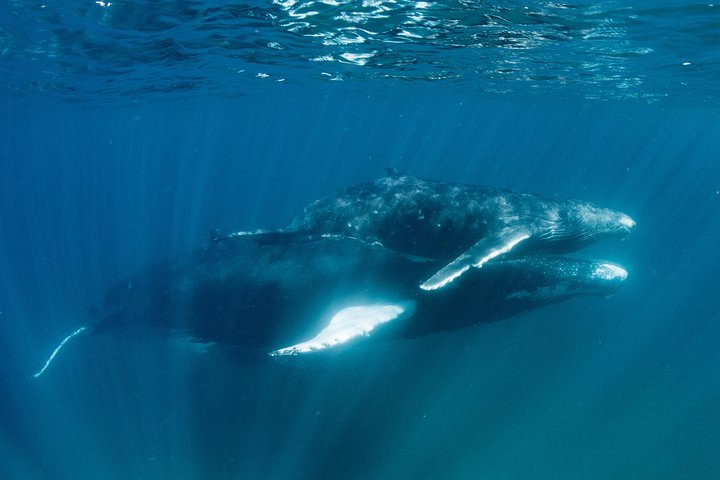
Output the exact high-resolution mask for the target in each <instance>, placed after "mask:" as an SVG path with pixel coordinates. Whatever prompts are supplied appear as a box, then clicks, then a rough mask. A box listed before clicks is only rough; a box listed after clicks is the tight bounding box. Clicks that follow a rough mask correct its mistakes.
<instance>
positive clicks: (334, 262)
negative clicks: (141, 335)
mask: <svg viewBox="0 0 720 480" xmlns="http://www.w3.org/2000/svg"><path fill="white" fill-rule="evenodd" d="M436 268H437V264H436V263H434V262H420V261H417V260H416V259H413V258H411V257H408V256H406V255H402V254H399V253H397V252H395V251H392V250H389V249H387V248H385V247H383V246H381V245H379V244H369V243H367V242H362V241H359V240H356V239H351V238H348V237H344V236H332V237H319V238H312V237H308V238H305V239H302V240H300V239H297V238H296V239H294V240H293V241H285V239H283V238H282V237H280V238H278V239H273V240H272V241H268V240H267V238H265V239H264V240H263V241H259V239H258V237H256V236H246V237H239V238H234V239H230V240H227V241H224V242H218V243H213V244H210V245H209V246H208V247H206V248H202V249H198V250H196V251H194V252H191V253H189V254H187V255H184V256H182V257H180V258H177V259H175V260H173V261H168V262H164V263H160V264H157V265H154V266H152V267H149V268H147V269H145V270H144V271H141V272H139V273H138V274H137V275H133V276H132V277H131V278H129V279H125V280H123V281H121V282H119V283H118V284H117V285H115V287H114V288H112V289H111V290H110V292H109V293H108V295H107V296H106V298H105V300H104V302H103V304H102V305H101V306H100V307H98V308H96V309H94V314H93V316H94V318H93V320H92V321H91V322H90V323H89V324H88V325H86V326H84V327H82V328H81V329H78V330H77V331H76V332H74V333H73V334H71V335H70V336H68V337H67V338H66V339H65V340H63V342H62V343H61V346H62V345H64V344H65V342H66V341H67V340H68V339H70V338H71V337H73V336H75V335H77V334H79V333H100V332H103V331H108V330H114V329H126V330H130V331H131V330H132V328H133V326H143V327H145V326H152V327H154V328H157V329H159V330H161V331H164V332H175V333H176V334H181V335H183V336H188V337H192V338H194V339H196V340H198V341H201V342H214V343H219V344H226V345H238V346H244V347H251V348H258V349H261V350H262V351H264V352H268V351H269V350H273V354H275V355H293V354H299V353H306V352H310V351H313V350H322V349H325V348H327V347H330V346H334V345H336V344H337V345H339V344H343V343H347V342H349V341H350V340H353V339H355V338H359V337H361V336H364V335H368V334H369V336H370V337H377V338H381V339H388V338H409V337H415V336H420V335H426V334H430V333H433V332H437V331H442V330H454V329H459V328H464V327H469V326H474V325H477V324H480V323H484V322H491V321H496V320H501V319H503V318H508V317H511V316H514V315H518V314H521V313H525V312H528V311H530V310H533V309H535V308H539V307H542V306H545V305H549V304H552V303H557V302H560V301H563V300H566V299H568V298H572V297H575V296H578V295H597V296H606V295H609V294H610V293H612V292H614V291H615V290H616V289H617V288H618V287H619V286H620V285H621V284H622V282H623V281H624V280H625V277H626V275H627V274H626V272H625V271H624V270H623V269H622V268H620V267H618V266H615V265H612V264H609V263H606V262H599V261H595V260H588V259H578V258H569V257H565V256H558V255H544V256H541V255H532V256H524V257H521V258H518V259H508V260H504V261H496V262H492V263H490V264H488V266H487V268H483V269H482V270H474V271H473V272H470V273H469V274H468V275H467V278H466V279H464V281H463V282H459V283H458V284H456V285H452V286H451V287H449V288H446V289H442V290H438V291H432V292H426V291H423V290H421V289H418V288H417V281H418V280H417V279H418V278H422V277H424V276H426V275H428V274H429V273H430V272H432V271H434V270H435V269H436ZM388 306H389V307H392V308H398V309H399V310H401V312H400V313H398V314H397V315H395V316H393V315H391V317H392V318H390V319H389V321H387V322H386V323H382V324H377V325H373V328H374V327H377V328H374V329H371V330H372V331H363V332H358V331H350V332H349V333H348V332H347V331H343V332H341V333H342V335H345V334H346V333H347V335H345V336H347V338H345V337H342V338H340V340H337V341H336V339H335V338H334V337H333V338H332V339H331V340H332V341H331V342H330V343H326V342H327V334H325V336H323V335H319V334H318V332H320V333H322V332H324V331H325V330H324V329H326V327H328V326H329V325H330V324H332V322H333V321H334V320H335V319H337V318H341V317H343V315H345V317H347V316H348V315H347V312H350V311H353V309H356V310H357V309H359V310H360V311H361V312H363V313H362V315H365V317H362V318H361V320H368V321H375V320H377V316H378V314H384V313H383V312H385V310H386V309H387V308H388ZM343 312H345V313H343ZM368 312H369V313H368ZM351 317H352V316H351ZM341 319H342V318H341ZM352 319H353V322H354V321H356V319H354V317H352ZM351 327H352V328H356V326H355V325H352V326H351ZM352 328H351V329H352ZM316 334H318V335H317V336H316V337H315V338H316V339H317V340H314V341H313V339H312V338H311V337H313V335H316ZM342 335H341V336H342ZM308 339H311V341H308ZM288 346H289V347H288ZM59 348H60V347H58V349H56V351H55V352H53V355H52V356H51V358H50V360H49V361H48V362H47V363H46V365H45V367H43V369H42V370H40V371H39V372H38V373H37V374H36V376H39V375H40V374H42V372H43V371H44V370H45V368H47V366H48V365H49V363H50V361H51V360H52V358H53V357H54V356H55V354H56V353H57V351H58V350H59Z"/></svg>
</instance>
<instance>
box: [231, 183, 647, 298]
mask: <svg viewBox="0 0 720 480" xmlns="http://www.w3.org/2000/svg"><path fill="white" fill-rule="evenodd" d="M389 173H390V174H389V175H388V176H386V177H384V178H381V179H379V180H376V181H374V182H369V183H362V184H359V185H355V186H352V187H349V188H347V189H346V190H344V191H342V192H339V193H335V194H331V195H328V196H326V197H323V198H321V199H319V200H317V201H315V202H313V203H312V204H310V205H309V206H307V207H306V208H305V209H304V211H303V213H302V214H301V215H299V216H298V217H296V218H295V219H294V220H292V222H291V223H290V225H289V226H288V228H286V229H282V230H280V231H277V232H265V231H257V232H237V233H235V234H231V235H230V236H239V235H247V234H258V233H259V234H264V235H273V234H276V235H279V234H283V233H284V234H293V233H295V234H303V235H304V234H316V235H317V234H339V235H346V236H349V237H354V238H359V239H361V240H365V241H368V242H380V243H382V244H383V245H384V246H386V247H387V248H390V249H393V250H397V251H398V252H401V253H405V254H408V255H417V256H421V257H428V258H432V259H435V260H440V261H441V263H442V265H440V267H439V268H438V270H437V271H435V272H431V273H430V274H429V275H428V277H425V278H426V280H425V281H424V282H422V283H421V284H420V287H421V288H422V289H424V290H435V289H439V288H442V287H444V286H446V285H447V284H449V283H450V282H452V281H453V280H455V279H456V278H458V277H459V276H460V275H462V274H464V273H465V272H467V271H468V270H469V269H470V268H471V267H477V268H479V267H482V266H483V265H485V264H486V263H487V262H488V261H490V260H491V259H493V258H496V257H501V256H505V257H507V256H508V255H507V254H508V252H512V253H513V256H517V255H522V254H525V253H528V252H552V253H564V252H571V251H574V250H577V249H580V248H582V247H585V246H587V245H589V244H591V243H593V242H596V241H598V240H602V239H606V238H623V237H625V236H626V235H628V233H630V231H631V230H632V229H633V228H634V226H635V221H633V220H632V219H631V218H630V217H629V216H628V215H626V214H624V213H621V212H617V211H613V210H610V209H607V208H601V207H599V206H596V205H594V204H592V203H588V202H583V201H579V200H558V199H551V198H547V197H543V196H540V195H534V194H530V193H520V192H513V191H510V190H501V189H495V188H490V187H481V186H475V185H461V184H456V183H445V182H438V181H432V180H424V179H420V178H415V177H411V176H406V175H399V174H397V173H396V172H394V171H390V172H389Z"/></svg>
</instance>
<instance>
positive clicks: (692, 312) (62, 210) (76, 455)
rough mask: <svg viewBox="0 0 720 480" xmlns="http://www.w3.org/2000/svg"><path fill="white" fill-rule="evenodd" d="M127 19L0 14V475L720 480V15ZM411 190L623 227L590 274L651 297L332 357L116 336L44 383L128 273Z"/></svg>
mask: <svg viewBox="0 0 720 480" xmlns="http://www.w3.org/2000/svg"><path fill="white" fill-rule="evenodd" d="M109 3H110V4H109V5H108V4H107V3H106V4H105V6H103V5H101V4H100V3H95V2H90V1H82V2H80V1H70V0H65V1H63V2H54V3H47V4H39V3H36V2H26V1H20V0H12V1H8V2H5V3H4V4H3V6H0V19H2V23H0V73H1V74H2V76H1V78H0V349H1V351H2V361H0V478H3V479H6V478H7V479H50V478H52V479H65V478H67V479H78V478H80V479H85V478H87V479H95V478H108V479H115V478H117V479H129V478H138V479H161V478H173V479H185V478H187V479H195V478H218V479H224V478H263V479H265V478H267V479H276V478H277V479H285V478H293V479H296V478H313V479H315V478H413V479H414V478H428V479H435V478H483V479H495V478H502V479H516V478H518V479H519V478H529V479H535V478H549V479H557V478H568V479H575V478H577V479H607V478H633V479H658V478H668V479H677V478H688V479H714V478H720V455H719V454H718V453H720V409H719V408H718V402H719V401H720V354H719V353H718V351H719V350H718V345H720V295H718V293H717V291H718V285H719V284H720V283H719V282H718V280H717V275H718V272H720V252H719V251H718V248H717V246H718V241H719V240H720V215H718V212H719V211H720V162H719V161H718V158H720V121H719V118H718V114H719V113H720V105H719V104H718V93H719V92H720V80H718V79H720V76H719V75H718V73H720V72H719V71H718V65H720V63H718V53H717V45H718V33H717V26H718V25H719V24H720V23H719V22H720V7H717V6H713V5H710V4H700V3H687V2H663V4H662V5H660V6H658V5H656V4H655V3H654V2H645V5H642V3H641V2H636V4H633V5H632V6H630V5H623V4H620V3H619V2H603V3H600V4H591V3H589V2H579V3H576V4H572V5H571V4H559V3H552V2H539V3H537V4H534V5H525V4H524V3H523V2H510V1H505V2H494V3H487V2H469V1H457V2H455V1H446V2H419V3H418V2H403V1H398V2H393V3H391V2H382V1H378V2H366V3H364V4H360V3H359V2H327V3H321V2H314V3H313V2H295V3H293V2H291V1H288V2H275V3H273V2H270V1H267V2H246V3H237V4H232V5H230V4H222V3H219V2H201V1H187V2H185V1H175V2H149V1H148V2H142V1H137V2H129V1H120V0H118V1H116V2H109ZM313 12H315V14H312V13H313ZM309 13H310V14H309ZM388 166H393V167H395V168H397V169H399V170H401V171H404V172H407V173H410V174H413V175H417V176H422V177H429V178H435V179H439V180H447V181H458V182H464V183H476V184H483V185H490V186H497V187H506V188H512V189H516V190H524V191H532V192H537V193H542V194H546V195H557V196H559V197H561V198H580V199H583V200H589V201H594V202H596V203H599V204H601V205H603V206H607V207H611V208H616V209H619V210H623V211H625V212H627V213H628V214H630V215H631V216H632V217H633V218H634V219H635V220H636V221H637V222H638V227H637V230H636V231H635V232H634V233H633V234H632V235H631V236H630V237H629V238H628V239H627V240H625V241H623V242H606V243H602V244H598V245H596V246H593V247H592V248H590V249H588V250H587V253H589V254H592V255H595V256H600V257H602V258H606V259H608V260H612V261H615V262H618V263H620V264H622V265H623V266H624V267H626V269H627V270H628V271H629V273H630V276H629V278H628V281H627V284H626V285H625V286H624V287H623V288H622V289H620V291H619V292H618V293H616V294H615V295H614V296H612V297H610V298H607V299H600V298H579V299H575V300H572V301H569V302H566V303H562V304H559V305H556V306H553V307H549V308H546V309H542V310H538V311H536V312H533V313H530V314H527V315H524V316H522V317H518V318H512V319H508V320H505V321H502V322H498V323H494V324H490V325H484V326H481V327H478V328H474V329H469V330H463V331H459V332H451V333H444V334H437V335H432V336H428V337H424V338H420V339H417V340H408V341H403V342H394V343H387V344H381V345H374V346H366V347H360V348H358V349H356V350H350V351H348V352H347V353H345V354H343V355H341V356H339V357H335V358H333V360H332V361H329V362H316V361H312V360H309V361H301V362H297V363H293V362H290V363H277V362H274V361H263V360H257V359H256V358H246V356H245V355H244V354H243V353H242V352H235V353H233V354H228V353H222V352H220V353H218V352H213V351H210V352H207V353H204V354H203V353H201V352H191V351H189V350H188V349H187V348H186V347H183V346H181V345H177V344H176V343H175V342H173V341H172V340H169V339H168V340H166V339H158V338H155V337H146V336H136V335H134V334H133V332H121V331H118V332H112V333H108V334H106V335H97V336H94V337H87V338H84V339H82V340H80V339H78V340H77V341H75V342H74V343H72V344H71V346H69V347H68V348H67V349H66V350H63V351H62V353H61V354H60V356H59V357H58V361H57V363H56V364H53V366H52V368H51V369H50V370H48V372H47V373H46V374H45V375H43V376H42V377H41V378H39V379H32V378H30V374H31V373H32V372H34V371H36V370H37V369H38V367H40V366H41V364H42V362H43V360H44V359H45V358H47V355H48V354H49V352H51V351H52V349H53V348H54V346H55V345H56V344H57V342H58V341H59V340H60V339H62V338H63V337H64V336H65V335H67V334H68V333H69V332H71V331H72V330H74V329H75V328H77V327H78V326H79V325H81V324H83V323H84V322H85V321H86V320H87V318H88V317H87V316H88V310H89V308H90V307H92V306H93V305H94V304H96V303H97V302H98V301H100V299H101V298H102V296H103V294H104V292H105V291H106V290H107V288H108V287H109V286H110V285H112V284H113V283H114V282H115V281H117V280H118V279H121V278H123V277H125V276H127V275H129V274H131V273H133V272H136V271H137V270H139V269H140V268H142V267H143V266H144V265H147V264H148V263H151V262H153V261H156V260H158V259H161V258H169V257H172V256H173V255H175V254H178V253H182V252H186V251H189V250H191V249H193V248H197V247H199V246H201V245H203V244H204V243H205V242H206V241H207V238H208V231H209V230H210V229H212V228H222V229H252V228H260V227H263V228H271V227H278V226H282V225H285V224H286V223H287V222H288V221H289V220H290V218H291V217H292V216H294V215H295V214H297V213H298V212H299V211H300V210H301V209H302V207H303V206H304V205H306V204H307V203H309V202H310V201H312V200H314V199H316V198H318V197H319V196H321V195H324V194H327V193H329V192H332V191H333V190H335V189H338V188H342V187H345V186H348V185H351V184H355V183H358V182H362V181H368V180H372V179H374V178H377V177H379V176H380V175H382V174H383V169H384V168H386V167H388Z"/></svg>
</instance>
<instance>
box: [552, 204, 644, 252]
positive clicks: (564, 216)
mask: <svg viewBox="0 0 720 480" xmlns="http://www.w3.org/2000/svg"><path fill="white" fill-rule="evenodd" d="M554 213H555V215H554V218H553V223H554V224H553V226H552V228H551V230H550V232H549V234H548V235H549V236H551V237H552V239H553V240H562V241H564V242H568V241H569V242H573V243H576V244H577V245H578V246H583V245H586V244H590V243H593V242H596V241H598V240H604V239H613V238H615V239H623V238H625V237H627V236H628V235H629V234H630V233H631V232H632V231H633V230H634V229H635V220H633V219H632V218H630V216H629V215H627V214H625V213H623V212H619V211H617V210H611V209H609V208H602V207H598V206H596V205H593V204H591V203H586V202H578V201H570V202H567V203H566V204H564V205H563V206H561V207H560V208H558V209H557V211H555V212H554Z"/></svg>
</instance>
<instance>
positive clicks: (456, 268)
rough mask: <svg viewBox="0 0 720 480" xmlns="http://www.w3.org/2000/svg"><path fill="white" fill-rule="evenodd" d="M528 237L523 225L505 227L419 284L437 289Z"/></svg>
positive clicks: (505, 251) (428, 288)
mask: <svg viewBox="0 0 720 480" xmlns="http://www.w3.org/2000/svg"><path fill="white" fill-rule="evenodd" d="M528 238H530V230H529V229H527V228H525V227H506V228H503V229H502V230H500V232H498V234H496V235H492V236H489V237H486V238H483V239H482V240H480V241H479V242H477V243H476V244H475V245H473V246H472V247H470V248H469V249H468V250H467V251H465V252H464V253H463V254H462V255H460V256H459V257H458V258H456V259H455V260H453V261H452V262H450V263H449V264H448V265H446V266H445V267H443V268H442V269H440V270H439V271H438V272H437V273H436V274H435V275H433V276H432V277H430V278H429V279H427V280H425V281H424V282H423V283H421V284H420V288H422V289H423V290H437V289H439V288H443V287H444V286H446V285H448V284H449V283H450V282H452V281H453V280H455V279H456V278H458V277H459V276H460V275H462V274H463V273H465V272H467V271H468V270H469V269H470V267H475V268H480V267H482V266H483V265H484V264H485V263H487V262H488V261H490V260H492V259H493V258H495V257H499V256H500V255H503V254H505V253H507V252H509V251H510V250H512V249H513V247H515V246H516V245H517V244H518V243H520V242H522V241H523V240H527V239H528Z"/></svg>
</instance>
